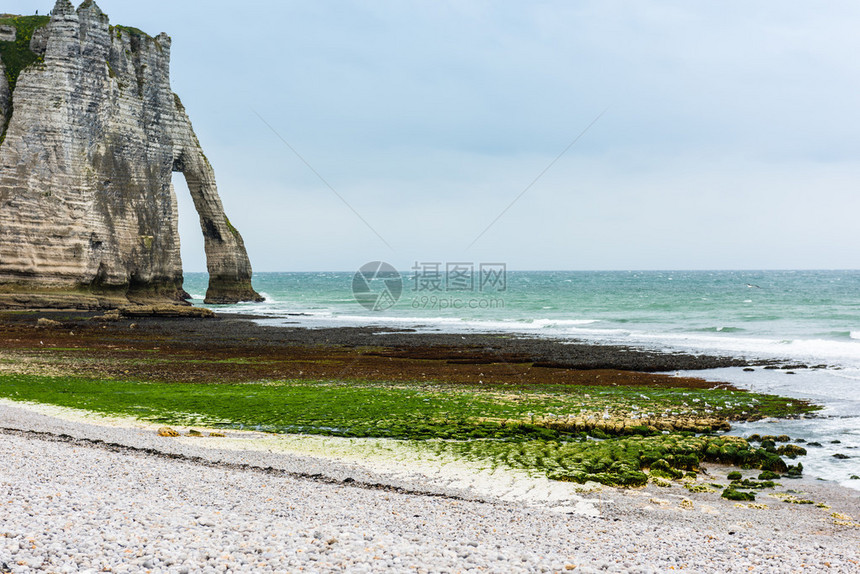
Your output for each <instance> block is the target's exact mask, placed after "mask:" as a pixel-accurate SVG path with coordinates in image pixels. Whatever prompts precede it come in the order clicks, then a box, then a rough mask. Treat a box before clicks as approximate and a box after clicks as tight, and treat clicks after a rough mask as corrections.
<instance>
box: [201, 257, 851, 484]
mask: <svg viewBox="0 0 860 574" xmlns="http://www.w3.org/2000/svg"><path fill="white" fill-rule="evenodd" d="M207 282H208V276H207V274H206V273H186V275H185V290H186V291H188V292H189V293H190V294H191V295H192V297H193V301H192V302H193V303H194V304H195V305H203V302H202V299H203V297H204V295H205V291H206V285H207ZM253 284H254V287H255V288H256V289H257V291H258V292H260V293H261V294H262V295H263V296H264V297H265V298H266V301H265V302H262V303H240V304H237V305H218V306H211V307H212V308H213V309H215V310H216V311H221V312H234V313H250V314H255V315H259V316H260V317H262V319H260V322H261V323H264V324H273V325H291V326H297V327H307V328H325V327H338V326H378V327H379V329H380V331H391V330H395V329H414V330H416V331H419V332H451V333H468V332H492V333H508V334H521V335H529V336H537V337H552V338H556V339H563V340H564V339H567V340H570V341H587V342H594V343H613V344H623V345H628V346H632V347H641V348H647V349H657V350H661V351H666V352H678V351H683V352H687V353H699V354H716V355H722V356H733V357H743V358H749V359H772V360H777V361H780V362H781V364H783V365H784V366H790V367H792V368H790V369H776V370H765V369H762V368H756V369H755V370H754V371H752V372H748V371H744V370H743V369H741V368H722V369H712V370H706V371H689V372H683V371H679V372H673V373H670V374H673V375H677V376H695V377H699V378H704V379H707V380H712V381H719V382H729V383H732V384H734V385H736V386H738V387H740V388H746V389H750V390H753V391H758V392H765V393H773V394H779V395H783V396H789V397H796V398H798V399H805V400H809V401H812V402H814V403H816V404H819V405H822V406H823V407H824V409H823V410H822V411H820V412H819V413H817V414H816V415H815V416H811V417H807V418H802V419H798V420H771V419H767V420H763V421H758V422H755V423H742V424H736V425H734V428H733V430H732V431H731V432H732V434H738V435H742V436H746V435H749V434H752V433H758V434H772V435H779V434H787V435H789V436H791V437H792V438H794V439H804V440H805V441H807V442H815V443H819V444H820V445H821V446H820V447H812V446H811V447H807V451H808V454H807V455H806V456H805V457H802V458H801V459H800V460H801V461H802V463H803V466H804V472H805V475H807V476H812V477H815V478H820V479H823V480H828V481H834V482H837V483H839V484H841V485H843V486H846V487H849V488H854V489H857V490H860V479H858V478H853V479H852V478H851V477H852V476H860V271H848V270H841V271H805V270H804V271H515V270H507V269H506V266H505V265H504V264H500V263H488V264H480V263H459V262H454V263H448V262H436V261H432V262H416V264H415V265H414V266H413V267H411V268H410V269H405V270H403V269H401V270H396V269H394V268H393V267H392V266H390V265H388V264H386V263H383V262H370V263H368V264H366V265H363V266H361V267H360V268H358V269H357V270H356V271H350V272H295V273H289V272H284V273H256V274H255V275H254V279H253ZM404 336H408V334H404ZM834 455H839V456H834ZM843 457H847V458H843Z"/></svg>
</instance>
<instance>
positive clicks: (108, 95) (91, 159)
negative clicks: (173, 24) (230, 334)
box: [0, 0, 259, 306]
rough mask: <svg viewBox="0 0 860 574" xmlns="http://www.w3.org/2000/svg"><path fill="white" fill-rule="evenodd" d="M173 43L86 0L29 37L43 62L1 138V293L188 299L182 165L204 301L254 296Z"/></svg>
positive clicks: (42, 300) (62, 2)
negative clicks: (199, 250) (116, 21)
mask: <svg viewBox="0 0 860 574" xmlns="http://www.w3.org/2000/svg"><path fill="white" fill-rule="evenodd" d="M170 44H171V40H170V38H169V37H168V36H167V35H165V34H161V35H159V36H157V37H155V38H151V37H149V36H147V35H145V34H142V33H140V32H138V31H136V30H133V29H127V28H122V27H111V26H110V25H109V22H108V18H107V16H106V15H105V14H103V13H102V12H101V10H100V9H99V8H98V6H96V4H95V3H94V2H91V1H87V2H84V3H83V4H82V5H81V6H80V7H79V8H78V9H77V10H75V9H74V7H73V6H72V5H71V3H70V2H69V1H68V0H59V1H58V2H57V4H56V6H55V7H54V11H53V15H52V17H51V20H50V22H49V23H48V24H47V26H45V27H44V28H43V29H40V30H37V32H36V33H35V34H33V41H32V42H31V44H30V46H31V49H33V51H34V52H36V53H37V54H39V53H41V51H42V49H44V54H43V55H42V59H43V61H42V62H38V61H37V62H36V63H34V64H32V65H30V66H29V67H27V68H25V69H24V70H23V71H22V72H21V74H20V76H19V77H18V80H17V83H16V85H15V88H14V91H13V92H12V93H11V94H10V95H11V106H10V108H11V110H12V115H11V119H10V120H9V122H8V128H7V130H6V133H5V139H4V141H3V143H2V145H0V291H2V292H6V293H7V294H9V293H12V294H15V296H14V297H13V299H14V301H17V302H19V303H20V302H22V301H25V302H26V300H27V295H30V296H32V297H31V298H32V299H33V300H34V303H35V304H42V305H44V304H49V305H62V306H68V305H69V304H70V302H71V304H72V305H74V306H114V305H117V304H122V303H123V301H124V300H125V301H134V302H144V301H145V302H151V301H153V300H162V301H163V300H172V301H179V300H181V298H182V296H183V295H184V292H183V291H182V264H181V261H180V256H179V234H178V228H177V202H176V197H175V194H174V190H173V186H172V184H171V176H172V173H173V172H174V171H181V172H183V173H184V175H185V177H186V179H187V182H188V187H189V189H190V190H191V193H192V197H193V200H194V205H195V207H196V208H197V211H198V213H199V215H200V223H201V229H202V230H203V234H204V237H205V247H206V255H207V265H208V267H209V272H210V285H209V291H208V293H207V302H225V303H226V302H236V301H240V300H259V295H257V293H256V292H254V290H253V289H252V288H251V282H250V278H251V265H250V263H249V261H248V257H247V254H246V252H245V247H244V244H243V242H242V239H241V236H240V235H239V233H238V232H237V231H236V230H235V229H234V228H233V227H232V226H231V225H230V224H229V222H228V221H227V218H226V216H225V215H224V211H223V208H222V205H221V201H220V199H219V197H218V191H217V188H216V186H215V177H214V172H213V170H212V167H211V165H209V162H208V160H206V157H205V156H204V154H203V152H202V150H201V148H200V144H199V143H198V141H197V137H196V136H195V135H194V131H193V128H192V127H191V123H190V121H189V119H188V116H187V115H186V113H185V110H184V108H183V107H182V105H181V103H180V101H179V98H178V97H176V96H175V95H174V94H173V93H172V91H171V89H170V78H169V65H170ZM4 81H5V77H4ZM2 83H3V82H0V113H2V110H3V108H2V101H3V94H4V92H3V85H2ZM58 295H60V297H59V299H58V298H57V296H58ZM94 297H95V301H96V302H95V303H94V302H93V301H94V299H93V298H94ZM6 299H7V301H6V302H7V303H8V302H9V296H7V298H6ZM75 300H77V302H75ZM2 303H3V300H2V298H0V304H2Z"/></svg>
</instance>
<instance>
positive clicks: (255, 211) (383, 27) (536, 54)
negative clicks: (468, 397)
mask: <svg viewBox="0 0 860 574" xmlns="http://www.w3.org/2000/svg"><path fill="white" fill-rule="evenodd" d="M52 5H53V3H52V2H50V1H42V2H31V1H16V0H13V1H9V0H6V1H5V2H4V8H3V9H4V10H8V11H10V12H15V11H17V12H20V13H31V14H32V13H33V12H34V11H35V10H37V9H38V10H39V11H40V13H45V11H47V10H48V9H50V8H51V7H52ZM99 5H100V7H101V8H102V10H104V11H105V12H106V13H107V14H108V15H109V16H110V18H111V22H112V23H114V24H124V25H129V26H136V27H138V28H141V29H143V30H144V31H146V32H148V33H150V34H153V35H155V34H157V33H159V32H162V31H164V32H167V33H168V34H169V35H170V36H172V38H173V48H172V72H171V76H172V83H173V89H174V91H176V92H177V93H178V94H179V95H180V96H181V98H182V100H183V102H184V103H185V106H186V108H187V109H188V112H189V114H190V116H191V119H192V122H193V123H194V126H195V129H196V131H197V134H198V136H199V138H200V141H201V143H202V145H203V148H204V150H205V152H206V154H207V156H208V157H209V158H210V160H211V161H212V163H213V165H214V166H215V170H216V176H217V179H218V185H219V191H220V194H221V198H222V200H223V202H224V205H225V207H226V210H227V213H228V215H229V217H230V219H231V221H232V222H233V223H234V224H235V225H236V227H237V228H238V229H239V230H240V231H241V232H242V235H243V236H244V238H245V243H246V245H247V247H248V252H249V255H250V257H251V261H252V264H253V265H254V268H255V270H258V271H303V270H344V271H348V270H354V269H356V268H357V267H358V266H360V265H361V264H363V263H364V262H366V261H369V260H375V259H383V260H386V261H389V262H391V263H393V264H395V265H396V266H397V267H399V268H401V269H408V268H409V267H410V266H411V264H412V263H413V262H414V261H416V260H419V261H473V262H490V261H492V262H506V263H507V264H508V266H509V268H511V269H748V268H755V269H762V268H854V269H856V268H858V267H860V232H858V229H860V225H858V218H860V193H858V184H860V34H858V33H857V30H858V28H860V3H857V2H848V1H842V2H839V1H830V2H826V3H810V2H805V1H786V0H779V1H771V2H755V3H750V2H747V1H721V2H693V1H689V0H684V1H678V2H647V1H641V2H614V1H607V0H595V1H571V0H558V1H545V2H540V1H529V2H525V1H517V2H505V1H492V2H491V1H471V0H457V1H450V2H447V1H444V0H426V1H413V0H391V1H362V2H346V1H337V2H335V1H319V0H313V1H311V0H304V1H301V2H298V1H278V2H264V1H253V0H250V1H245V2H235V1H231V2H221V1H217V0H213V1H209V2H206V3H205V5H204V4H201V3H199V2H186V1H176V0H171V1H169V2H168V1H161V0H148V1H146V2H119V1H116V0H101V1H100V2H99ZM202 6H205V7H202ZM601 113H603V115H602V116H601V115H600V114H601ZM256 114H259V115H260V116H262V118H264V120H265V122H268V124H270V125H271V126H272V128H274V130H275V131H277V133H278V134H279V135H280V137H281V138H283V140H285V141H286V142H288V143H289V144H290V145H291V146H292V147H293V148H294V149H295V150H296V151H297V152H298V153H299V154H301V156H302V157H303V158H304V159H305V160H306V161H307V163H308V164H310V166H312V168H313V169H314V170H315V171H316V172H317V173H319V174H320V176H322V178H323V179H324V180H325V181H326V182H328V184H329V185H330V186H331V187H332V188H334V190H336V192H337V194H340V196H342V198H343V199H344V200H345V202H346V204H348V205H349V207H348V206H347V205H346V204H345V203H344V201H341V199H339V198H338V196H337V194H336V193H335V192H333V191H332V190H331V189H329V187H328V186H327V185H326V184H325V183H323V182H322V181H321V180H320V179H319V178H318V177H317V176H316V175H315V174H314V172H313V171H312V170H311V169H310V168H309V167H308V166H307V165H306V164H305V163H303V162H302V160H300V159H299V158H298V157H297V156H296V155H295V154H294V153H293V151H291V150H290V149H289V148H288V147H287V146H286V145H285V144H284V143H283V142H282V141H281V139H279V137H278V136H276V135H275V134H274V133H273V132H272V130H270V128H269V127H267V125H266V124H265V123H264V122H263V121H262V120H261V119H260V117H258V116H257V115H256ZM598 116H600V117H599V119H598V120H597V121H596V122H594V120H595V118H597V117H598ZM592 122H594V123H593V125H591V127H590V129H588V130H587V131H586V132H585V133H584V134H583V135H582V137H581V138H580V139H579V140H578V141H577V142H576V143H575V144H574V145H573V146H572V147H570V149H569V150H568V151H567V152H566V153H565V154H564V155H562V156H561V158H560V159H558V161H557V162H555V164H553V165H552V167H551V168H550V169H549V170H547V171H546V172H545V173H544V174H543V176H542V177H540V178H539V179H538V180H537V181H536V182H535V183H534V185H532V186H531V187H530V188H529V189H528V190H527V191H525V193H522V192H523V191H524V190H526V188H527V187H528V186H529V185H530V184H531V183H532V182H533V181H534V180H535V178H537V177H538V176H539V175H540V174H541V173H542V172H543V171H544V170H545V169H546V168H547V167H548V166H549V165H550V163H551V162H552V161H553V160H554V159H555V158H556V157H557V156H558V155H559V154H560V153H561V152H562V151H563V150H564V149H565V148H566V147H567V146H568V145H569V144H570V143H571V142H572V141H574V139H575V138H576V137H577V136H578V135H580V134H581V132H583V130H584V129H585V128H586V127H587V126H589V125H590V124H592ZM174 183H175V184H176V190H177V193H178V194H179V196H180V202H181V203H180V205H181V232H182V241H183V260H184V263H185V269H186V270H188V271H197V270H203V269H205V265H204V258H203V250H202V240H201V239H200V232H199V227H198V225H197V218H196V214H194V213H193V208H192V206H191V202H190V199H189V198H188V191H187V188H186V187H185V185H184V181H182V178H181V176H180V175H179V174H176V175H175V177H174ZM520 194H522V195H521V196H520ZM518 196H520V198H519V200H518V201H516V202H515V203H514V204H513V206H512V207H510V209H509V210H508V211H506V212H505V213H504V215H502V216H501V217H498V216H499V215H500V214H501V213H502V212H503V210H504V209H505V208H506V207H507V206H508V205H509V204H511V202H512V201H514V200H515V198H517V197H518ZM353 210H354V211H355V212H357V213H358V214H359V215H360V217H359V216H357V215H356V213H355V212H354V211H353ZM362 218H363V219H364V220H365V221H366V222H367V224H368V225H366V224H365V223H364V222H363V221H362ZM497 218H498V219H497ZM494 221H495V223H493V222H494ZM491 223H492V225H491ZM488 226H489V229H487V227H488ZM371 228H372V229H371ZM485 229H486V232H485V233H483V235H481V237H480V239H478V240H477V241H476V242H474V245H472V247H471V248H469V245H470V244H472V243H473V241H474V240H475V239H476V238H477V237H478V236H479V234H481V233H482V232H484V230H485ZM377 234H378V235H379V236H381V237H382V239H380V237H379V236H378V235H377ZM383 240H384V241H383ZM386 242H387V243H388V244H389V245H390V248H389V247H388V246H387V245H386Z"/></svg>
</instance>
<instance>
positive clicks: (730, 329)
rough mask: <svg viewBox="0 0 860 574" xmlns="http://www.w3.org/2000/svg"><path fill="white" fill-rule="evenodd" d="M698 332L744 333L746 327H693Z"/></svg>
mask: <svg viewBox="0 0 860 574" xmlns="http://www.w3.org/2000/svg"><path fill="white" fill-rule="evenodd" d="M693 330H694V331H695V332H697V333H743V332H744V331H746V329H744V328H742V327H722V326H720V327H702V328H701V329H693Z"/></svg>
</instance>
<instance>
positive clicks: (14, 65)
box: [0, 14, 51, 91]
mask: <svg viewBox="0 0 860 574" xmlns="http://www.w3.org/2000/svg"><path fill="white" fill-rule="evenodd" d="M50 20H51V18H50V16H9V15H5V14H4V15H3V17H2V18H0V26H12V27H14V28H15V30H16V32H17V37H16V38H15V41H14V42H0V57H2V58H3V65H4V66H6V80H7V81H8V82H9V89H10V90H13V91H14V90H15V84H16V83H17V82H18V76H19V75H20V74H21V71H22V70H23V69H24V68H26V67H27V66H29V65H31V64H33V63H35V62H39V61H41V60H42V57H41V56H39V55H37V54H36V53H35V52H33V51H32V50H31V49H30V39H31V38H32V37H33V32H35V31H36V30H37V29H39V28H41V27H42V26H45V25H46V24H47V23H48V22H49V21H50Z"/></svg>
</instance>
